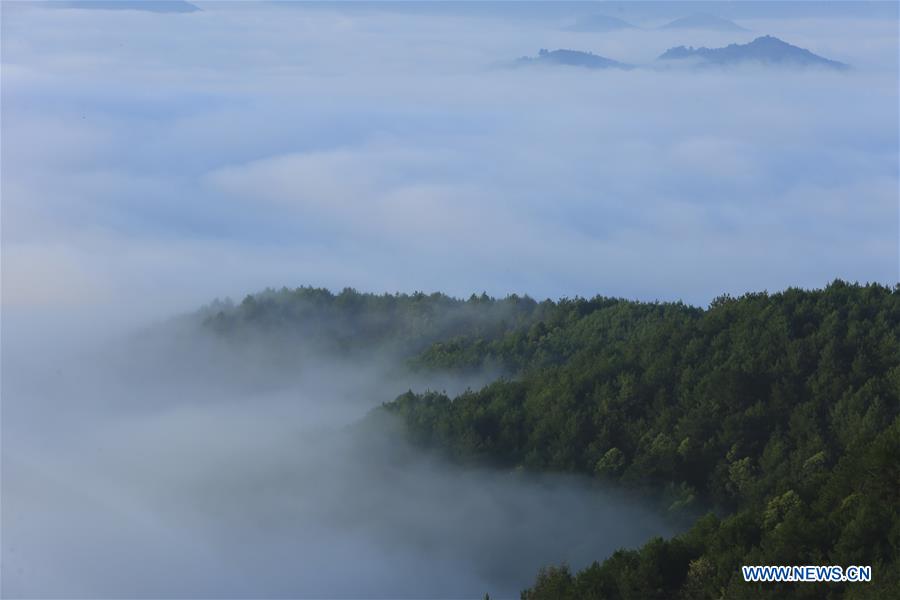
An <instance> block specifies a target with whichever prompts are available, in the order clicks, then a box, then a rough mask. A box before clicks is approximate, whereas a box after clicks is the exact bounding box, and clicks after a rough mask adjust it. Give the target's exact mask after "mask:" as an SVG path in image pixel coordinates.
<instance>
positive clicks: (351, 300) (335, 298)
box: [201, 287, 555, 356]
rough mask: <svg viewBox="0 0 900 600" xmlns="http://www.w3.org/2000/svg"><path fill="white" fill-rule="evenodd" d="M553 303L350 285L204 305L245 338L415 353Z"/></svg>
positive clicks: (218, 323) (218, 324)
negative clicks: (368, 289)
mask: <svg viewBox="0 0 900 600" xmlns="http://www.w3.org/2000/svg"><path fill="white" fill-rule="evenodd" d="M554 308H555V305H554V304H553V303H552V302H549V301H547V302H543V303H538V302H536V301H534V300H533V299H531V298H529V297H527V296H525V297H521V296H516V295H512V296H509V297H507V298H504V299H500V300H497V299H494V298H491V297H489V296H487V295H486V294H481V295H480V296H479V295H475V294H473V295H472V296H471V297H469V298H468V299H467V300H460V299H456V298H452V297H450V296H446V295H444V294H438V293H435V294H424V293H421V292H417V293H414V294H381V295H378V294H369V293H360V292H357V291H356V290H354V289H352V288H346V289H344V290H343V291H341V292H340V293H337V294H334V293H332V292H331V291H329V290H327V289H323V288H313V287H299V288H295V289H288V288H282V289H281V290H266V291H264V292H262V293H259V294H254V295H249V296H247V297H246V298H244V300H243V301H242V302H240V303H239V304H237V305H234V304H232V303H231V302H228V301H225V302H221V301H217V302H214V303H213V304H211V305H210V306H208V307H206V308H205V309H204V310H203V311H202V315H201V316H202V318H203V324H204V326H206V327H207V328H210V329H212V330H214V331H215V332H217V333H218V334H220V335H223V336H225V337H227V338H230V339H233V340H237V341H241V342H244V341H246V340H247V339H263V340H265V342H266V343H267V344H278V343H280V342H283V343H284V347H285V348H296V347H297V344H298V342H299V343H301V344H304V345H306V346H308V347H313V348H315V349H317V350H324V351H332V352H336V353H341V354H367V353H372V352H374V351H376V350H377V351H378V352H381V353H383V352H389V351H394V352H396V353H399V354H400V355H401V356H410V355H413V354H415V353H416V352H418V351H420V350H421V349H423V348H425V347H427V346H428V345H429V344H431V343H433V342H435V341H437V340H445V339H448V338H451V337H453V336H458V335H464V336H468V337H469V338H473V339H479V340H493V339H495V338H497V337H498V336H501V335H502V334H504V333H505V332H507V331H508V330H510V329H516V328H520V327H523V326H525V325H526V324H528V323H531V322H534V321H539V320H541V319H543V318H544V315H545V313H546V312H548V311H551V310H553V309H554Z"/></svg>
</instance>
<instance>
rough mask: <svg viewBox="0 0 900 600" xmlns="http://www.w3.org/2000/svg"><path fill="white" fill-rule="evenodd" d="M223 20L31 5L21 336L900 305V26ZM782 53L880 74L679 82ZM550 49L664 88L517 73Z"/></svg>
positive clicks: (472, 13) (889, 18)
mask: <svg viewBox="0 0 900 600" xmlns="http://www.w3.org/2000/svg"><path fill="white" fill-rule="evenodd" d="M198 5H199V6H200V7H201V8H202V9H203V10H202V11H199V12H194V13H186V14H158V13H149V12H140V11H131V10H124V11H101V10H47V9H43V8H39V7H35V6H18V5H15V6H13V5H10V4H9V3H4V14H3V25H2V26H3V42H2V43H3V74H2V78H3V81H2V83H3V86H2V87H3V90H2V94H3V97H2V100H3V150H4V152H3V164H2V178H3V207H2V208H3V213H2V221H3V240H2V245H3V304H4V309H5V310H6V311H7V314H12V313H11V312H10V311H13V312H14V311H19V310H23V311H49V312H56V313H61V314H66V313H67V311H71V310H77V311H98V312H100V313H108V312H109V311H110V310H111V309H112V308H114V307H123V306H125V307H128V310H127V311H122V313H126V312H130V313H131V314H133V315H139V316H140V317H141V318H145V317H149V316H162V315H164V314H168V313H171V312H174V311H178V310H185V309H189V308H191V307H193V306H196V305H199V304H202V303H204V302H206V301H208V300H209V299H211V298H213V297H216V296H226V295H231V296H236V297H240V296H242V295H243V294H245V293H247V292H252V291H255V290H258V289H260V288H263V287H265V286H275V287H280V286H282V285H288V286H294V285H301V284H313V285H324V286H328V287H332V288H338V289H339V288H341V287H344V286H354V287H357V288H360V289H365V290H373V291H397V290H400V291H412V290H416V289H423V290H426V291H432V290H442V291H446V292H449V293H452V294H460V295H468V294H469V293H471V292H473V291H479V292H480V291H482V290H486V291H488V292H489V293H492V294H498V295H503V294H506V293H511V292H517V293H528V294H531V295H533V296H537V297H547V296H549V297H560V296H573V295H594V294H598V293H599V294H606V295H621V296H626V297H631V298H641V299H650V300H652V299H683V300H685V301H688V302H692V303H697V304H706V303H707V302H708V301H709V300H710V299H712V298H713V297H715V296H717V295H719V294H721V293H723V292H729V293H732V294H736V293H741V292H743V291H748V290H760V289H769V290H777V289H782V288H784V287H786V286H791V285H799V286H804V287H812V286H821V285H824V284H826V283H827V282H828V281H830V280H831V279H834V278H836V277H841V278H846V279H851V280H861V281H880V282H883V283H887V284H892V283H895V282H896V281H897V279H898V239H897V232H898V208H897V193H898V114H897V106H898V93H897V89H898V66H897V55H898V34H897V19H896V14H895V13H896V10H893V13H894V14H893V15H892V14H891V13H892V10H891V9H890V8H886V7H885V5H874V6H873V5H861V6H859V7H851V8H847V7H844V8H843V9H842V10H843V11H844V13H847V12H849V13H851V14H840V15H838V16H835V15H834V14H831V13H834V12H835V10H834V9H829V8H828V7H827V5H825V6H821V5H816V4H809V8H807V9H802V7H801V8H800V9H798V8H796V7H794V6H793V5H792V6H791V7H790V8H791V10H790V11H788V10H786V9H785V10H782V11H779V13H780V14H772V15H770V16H768V15H767V13H766V11H765V10H764V9H763V8H760V7H761V6H762V5H758V6H757V5H754V7H753V9H752V10H750V9H743V10H738V9H734V10H732V9H728V10H730V11H732V13H733V14H730V15H726V16H732V17H733V18H735V19H736V20H737V21H738V22H739V23H740V24H741V25H743V26H745V27H747V28H748V29H750V31H748V32H746V33H742V32H739V33H720V32H704V31H688V32H684V31H676V32H671V31H666V32H662V31H656V30H654V29H652V27H654V26H655V25H658V24H661V23H663V22H665V21H666V20H667V19H669V18H671V17H672V16H673V11H675V8H673V7H671V6H668V5H667V6H665V7H664V8H665V10H664V11H662V10H658V11H657V12H656V13H654V12H653V10H652V9H653V5H647V6H644V7H642V8H641V10H639V11H637V10H632V9H630V8H628V7H626V8H627V9H628V10H631V12H630V13H628V14H626V15H625V16H626V17H628V18H630V19H632V20H633V21H634V22H636V23H637V24H639V25H642V26H644V27H646V29H643V30H629V31H625V32H614V33H609V34H590V33H575V32H569V31H566V30H565V27H566V25H568V24H571V22H573V21H574V19H575V18H576V17H578V16H580V15H582V14H584V13H585V11H587V10H590V11H592V12H596V13H600V14H618V15H620V16H621V15H622V13H621V12H616V11H618V8H617V6H618V5H585V4H578V5H574V7H573V8H571V9H570V8H567V6H568V5H561V6H560V5H555V6H550V5H548V6H546V7H543V8H542V6H537V5H528V6H522V5H517V4H508V5H500V8H497V7H494V8H492V9H491V10H488V9H487V8H485V7H481V8H471V9H466V8H458V7H457V8H454V7H450V8H449V9H447V8H444V9H442V10H440V11H438V10H436V9H434V8H433V7H424V8H422V7H416V6H412V7H411V8H398V7H396V6H395V7H393V8H392V9H391V10H386V9H384V7H383V6H380V5H377V4H375V5H370V6H366V7H364V8H362V9H361V8H360V7H355V8H353V7H348V8H342V7H339V6H329V5H326V6H321V5H320V6H315V7H311V6H303V5H297V4H289V5H274V6H273V5H266V4H262V3H255V4H254V3H219V4H217V3H198ZM675 6H676V7H677V5H675ZM710 6H715V5H710ZM507 7H508V8H507ZM658 8H659V7H657V9H658ZM613 9H615V10H613ZM689 9H690V10H693V7H689V6H685V7H684V10H685V11H688V10H689ZM803 10H805V12H803ZM798 11H800V12H798ZM676 12H677V11H676ZM786 12H787V13H789V14H788V15H787V16H785V15H784V14H783V13H786ZM674 16H677V15H674ZM764 34H772V35H776V36H779V37H781V38H782V39H784V40H786V41H788V42H790V43H793V44H796V45H799V46H802V47H805V48H809V49H810V50H812V51H814V52H816V53H818V54H821V55H823V56H826V57H828V58H832V59H835V60H840V61H843V62H847V63H850V64H852V65H853V66H854V70H853V71H852V72H850V73H831V72H824V71H807V72H794V71H789V72H785V71H772V70H765V69H760V68H753V67H748V68H742V69H736V70H730V71H714V72H692V71H684V70H674V71H672V70H669V71H663V70H659V69H655V68H652V62H653V59H654V58H655V57H656V56H657V55H658V54H660V53H661V52H663V51H664V50H666V49H667V48H669V47H671V46H674V45H679V44H689V45H708V46H721V45H725V44H728V43H732V42H746V41H750V40H752V39H753V38H754V37H756V36H758V35H764ZM542 47H548V48H557V47H562V48H573V49H578V50H587V51H592V52H595V53H597V54H601V55H603V56H607V57H610V58H614V59H616V60H621V61H625V62H630V63H635V64H642V65H650V68H642V69H637V70H634V71H629V72H590V71H580V70H577V69H571V68H561V69H557V70H547V69H517V70H510V69H505V68H503V67H502V64H503V63H504V62H505V61H509V60H511V59H514V58H516V57H519V56H522V55H533V54H536V52H537V50H538V49H539V48H542Z"/></svg>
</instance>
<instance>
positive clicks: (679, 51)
mask: <svg viewBox="0 0 900 600" xmlns="http://www.w3.org/2000/svg"><path fill="white" fill-rule="evenodd" d="M688 59H694V60H698V61H700V63H701V64H705V65H721V66H726V65H736V64H742V63H748V62H758V63H762V64H765V65H774V66H801V67H809V66H818V67H826V68H830V69H836V70H845V69H849V68H850V66H849V65H847V64H844V63H842V62H838V61H835V60H830V59H828V58H825V57H822V56H819V55H818V54H813V53H812V52H810V51H809V50H806V49H805V48H800V47H799V46H794V45H792V44H788V43H787V42H785V41H782V40H780V39H778V38H776V37H772V36H770V35H765V36H762V37H758V38H756V39H755V40H753V41H752V42H750V43H747V44H729V45H728V46H725V47H724V48H706V47H700V48H694V47H692V46H676V47H675V48H669V49H668V50H666V51H665V52H664V53H663V54H661V55H660V56H659V60H688Z"/></svg>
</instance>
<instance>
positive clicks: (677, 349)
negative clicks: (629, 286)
mask: <svg viewBox="0 0 900 600" xmlns="http://www.w3.org/2000/svg"><path fill="white" fill-rule="evenodd" d="M530 306H531V309H530V311H525V313H523V314H526V315H527V316H526V317H524V318H520V319H519V320H518V321H517V323H516V324H515V325H510V324H509V323H507V324H506V325H504V327H503V328H502V331H501V329H497V328H495V329H494V330H492V335H491V336H482V335H480V334H479V332H474V333H472V332H466V331H463V332H462V334H461V335H456V336H455V337H454V338H452V339H447V340H443V341H437V342H435V343H433V344H432V345H431V346H429V347H427V348H426V349H425V350H424V351H423V352H421V353H420V354H419V355H418V356H417V357H416V358H415V359H414V360H413V361H412V364H413V365H414V366H416V367H417V368H434V369H442V370H443V369H456V370H467V369H478V368H481V367H483V366H485V365H501V366H502V367H504V368H505V369H506V370H507V371H508V373H509V374H510V375H511V376H510V377H509V378H505V379H501V380H499V381H496V382H494V383H492V384H490V385H488V386H486V387H484V388H483V389H480V390H477V391H468V392H466V393H464V394H461V395H460V396H458V397H455V398H452V399H451V398H449V397H447V396H446V395H443V394H439V393H434V392H428V393H421V394H416V393H412V392H409V393H406V394H403V395H401V396H400V397H398V398H397V399H396V400H394V401H393V402H390V403H387V404H386V405H385V407H384V408H385V410H387V411H389V412H391V413H395V414H397V415H399V416H400V417H401V418H402V420H403V421H404V423H405V425H406V428H407V430H408V432H409V435H410V436H411V438H412V439H413V440H414V441H415V442H416V443H418V444H422V445H425V446H429V447H434V448H440V449H442V450H443V451H445V452H447V453H449V454H450V455H451V456H452V457H454V458H455V459H457V460H461V461H478V462H487V463H490V464H495V465H498V466H505V467H520V466H521V467H524V468H529V469H542V470H554V471H567V472H579V473H585V474H589V475H591V476H593V477H596V478H598V479H600V480H608V481H610V482H615V483H616V484H617V485H620V486H626V487H628V488H632V489H637V490H640V491H642V492H645V493H648V494H650V495H652V496H653V497H655V498H657V499H658V500H659V501H661V502H663V505H664V506H665V507H666V508H667V509H668V510H670V511H673V512H676V513H677V512H680V513H682V514H684V513H690V512H691V511H696V510H700V509H702V510H704V511H706V510H708V511H710V512H709V514H708V516H705V517H702V518H700V519H699V520H697V521H696V522H695V524H694V525H693V526H692V527H691V528H690V529H689V530H688V531H687V532H686V533H684V534H682V535H679V536H677V537H675V538H673V539H670V540H662V539H654V540H652V541H650V542H649V543H647V544H646V545H645V546H643V547H642V548H640V549H637V550H622V551H619V552H617V553H616V554H614V555H613V556H612V557H610V558H608V559H606V560H605V561H604V562H603V563H595V564H593V565H591V566H590V567H588V568H586V569H584V570H582V571H580V572H578V573H572V572H570V571H569V569H568V568H567V567H566V566H564V565H563V566H560V567H550V568H547V569H545V570H543V571H542V572H541V573H540V574H539V575H538V577H537V580H536V581H535V583H534V584H533V586H532V587H531V588H530V589H529V590H526V591H525V592H523V598H528V599H530V600H536V599H543V598H554V599H557V598H558V599H565V598H573V599H574V598H579V599H580V598H597V599H600V598H637V599H641V600H646V599H651V598H660V599H668V598H720V597H726V598H742V597H748V596H751V597H772V598H778V597H783V596H786V595H792V596H795V597H808V598H823V597H827V598H838V597H847V598H861V597H867V598H887V597H894V598H900V416H898V415H900V286H898V287H895V288H894V289H890V288H886V287H884V286H879V285H867V286H860V285H852V284H847V283H844V282H841V281H836V282H834V283H833V284H831V285H829V286H828V287H827V288H825V289H823V290H815V291H805V290H800V289H788V290H786V291H784V292H781V293H777V294H767V293H755V294H747V295H744V296H741V297H739V298H731V297H727V296H726V297H721V298H719V299H717V300H716V301H714V302H713V303H712V304H711V305H710V306H709V308H707V309H705V310H703V309H698V308H693V307H689V306H685V305H682V304H663V303H639V302H630V301H624V300H614V299H605V298H596V299H592V300H581V299H576V300H564V301H561V302H558V303H551V304H549V305H548V304H542V305H537V306H541V309H540V310H537V309H536V308H535V305H530ZM451 329H452V328H451ZM742 564H747V565H753V564H785V565H807V564H810V565H816V564H821V565H829V564H836V565H842V566H848V565H872V567H873V583H870V584H808V583H807V584H754V585H751V584H745V583H744V582H743V580H742V578H741V574H740V565H742Z"/></svg>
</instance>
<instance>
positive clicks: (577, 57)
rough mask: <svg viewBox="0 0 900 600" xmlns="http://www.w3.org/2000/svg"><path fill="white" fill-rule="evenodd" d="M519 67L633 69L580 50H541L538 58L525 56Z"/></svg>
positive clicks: (518, 63) (519, 62)
mask: <svg viewBox="0 0 900 600" xmlns="http://www.w3.org/2000/svg"><path fill="white" fill-rule="evenodd" d="M516 64H517V65H518V66H527V65H551V66H569V67H583V68H586V69H626V70H627V69H631V68H633V67H632V66H631V65H628V64H625V63H621V62H619V61H617V60H613V59H611V58H606V57H603V56H598V55H597V54H593V53H591V52H581V51H579V50H546V49H544V48H541V50H540V51H539V52H538V55H537V56H536V57H528V56H523V57H522V58H520V59H519V60H518V61H517V63H516Z"/></svg>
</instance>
